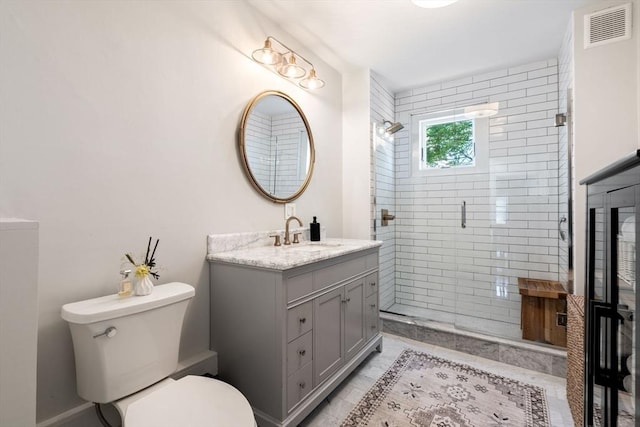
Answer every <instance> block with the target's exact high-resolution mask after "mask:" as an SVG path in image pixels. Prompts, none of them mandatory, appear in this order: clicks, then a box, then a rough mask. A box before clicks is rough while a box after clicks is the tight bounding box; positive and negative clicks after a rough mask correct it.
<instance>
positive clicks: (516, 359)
mask: <svg viewBox="0 0 640 427" xmlns="http://www.w3.org/2000/svg"><path fill="white" fill-rule="evenodd" d="M380 319H381V321H382V330H383V331H384V332H387V333H390V334H393V335H398V336H401V337H405V338H410V339H413V340H416V341H421V342H425V343H428V344H433V345H437V346H439V347H445V348H449V349H452V350H457V351H461V352H463V353H467V354H472V355H475V356H479V357H484V358H486V359H490V360H495V361H498V362H502V363H506V364H508V365H513V366H519V367H521V368H525V369H531V370H533V371H537V372H542V373H544V374H549V375H554V376H556V377H562V378H565V377H566V371H567V352H566V350H565V349H563V348H560V347H554V346H548V345H542V344H533V343H528V342H524V341H518V340H513V339H507V338H500V337H494V336H489V335H484V334H481V333H477V332H471V331H467V330H463V329H459V328H456V327H455V326H454V325H451V324H445V323H438V322H434V321H428V320H423V319H419V318H416V317H413V316H410V315H406V314H401V313H393V312H391V311H385V310H381V311H380Z"/></svg>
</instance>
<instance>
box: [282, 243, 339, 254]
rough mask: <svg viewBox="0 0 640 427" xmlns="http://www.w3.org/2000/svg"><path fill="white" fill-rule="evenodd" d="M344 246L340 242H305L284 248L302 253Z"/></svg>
mask: <svg viewBox="0 0 640 427" xmlns="http://www.w3.org/2000/svg"><path fill="white" fill-rule="evenodd" d="M341 246H342V243H340V242H303V243H297V244H296V243H292V244H291V245H290V246H284V248H285V249H286V250H288V251H296V252H298V251H300V252H319V251H324V250H327V249H332V248H339V247H341Z"/></svg>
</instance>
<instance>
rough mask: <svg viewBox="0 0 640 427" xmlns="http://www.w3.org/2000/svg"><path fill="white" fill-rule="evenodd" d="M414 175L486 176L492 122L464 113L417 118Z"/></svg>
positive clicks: (413, 136) (413, 125) (414, 124)
mask: <svg viewBox="0 0 640 427" xmlns="http://www.w3.org/2000/svg"><path fill="white" fill-rule="evenodd" d="M411 139H412V146H413V149H412V151H413V167H412V170H413V175H448V174H461V173H462V174H467V173H478V172H486V171H487V170H488V163H489V154H488V145H489V143H488V140H489V119H488V118H486V117H473V116H470V115H469V114H465V113H464V109H463V108H461V109H453V110H446V111H439V112H434V113H424V114H417V115H414V116H413V117H412V118H411Z"/></svg>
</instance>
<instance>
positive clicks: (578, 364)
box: [567, 295, 584, 427]
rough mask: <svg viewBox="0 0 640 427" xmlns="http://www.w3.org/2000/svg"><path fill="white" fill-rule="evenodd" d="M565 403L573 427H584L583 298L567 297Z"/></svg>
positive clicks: (577, 296)
mask: <svg viewBox="0 0 640 427" xmlns="http://www.w3.org/2000/svg"><path fill="white" fill-rule="evenodd" d="M567 401H568V402H569V408H570V409H571V415H572V416H573V423H574V424H575V426H576V427H577V426H580V427H582V426H583V425H584V297H582V296H579V295H567Z"/></svg>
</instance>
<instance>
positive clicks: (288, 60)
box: [251, 36, 324, 90]
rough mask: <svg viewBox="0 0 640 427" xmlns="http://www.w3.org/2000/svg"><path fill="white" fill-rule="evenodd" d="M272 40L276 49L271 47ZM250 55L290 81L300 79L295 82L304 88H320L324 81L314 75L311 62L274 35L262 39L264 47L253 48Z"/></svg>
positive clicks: (314, 71)
mask: <svg viewBox="0 0 640 427" xmlns="http://www.w3.org/2000/svg"><path fill="white" fill-rule="evenodd" d="M272 42H275V44H277V45H279V46H278V48H277V49H276V48H274V47H273V43H272ZM251 57H252V58H253V60H254V61H256V62H258V63H260V64H263V65H265V66H267V67H268V68H269V69H271V71H274V72H277V73H278V74H279V75H281V76H282V77H285V78H287V79H289V80H292V81H296V80H298V79H302V80H299V81H296V83H297V84H298V85H299V86H300V87H302V88H304V89H311V90H313V89H320V88H321V87H323V86H324V81H323V80H321V79H319V78H318V76H316V70H315V68H314V66H313V64H312V63H311V62H309V61H308V60H307V59H306V58H305V57H303V56H302V55H300V54H299V53H297V52H295V51H294V50H292V49H290V48H288V47H287V46H286V45H285V44H284V43H282V42H281V41H280V40H278V39H276V38H275V37H271V36H268V37H267V39H266V40H265V41H264V47H263V48H261V49H256V50H254V51H253V53H252V54H251ZM297 60H300V61H301V62H302V63H303V65H300V64H299V63H298V62H297Z"/></svg>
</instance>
